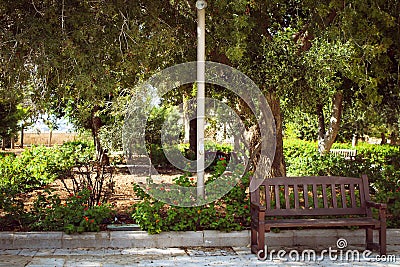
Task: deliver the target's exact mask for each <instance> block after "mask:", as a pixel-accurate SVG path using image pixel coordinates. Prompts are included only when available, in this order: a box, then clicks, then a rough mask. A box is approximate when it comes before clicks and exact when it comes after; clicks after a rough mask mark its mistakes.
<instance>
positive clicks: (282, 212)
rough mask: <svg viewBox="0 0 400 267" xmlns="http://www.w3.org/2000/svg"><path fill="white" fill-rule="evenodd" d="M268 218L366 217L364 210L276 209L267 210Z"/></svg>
mask: <svg viewBox="0 0 400 267" xmlns="http://www.w3.org/2000/svg"><path fill="white" fill-rule="evenodd" d="M265 214H266V217H269V216H270V217H275V216H283V217H285V216H330V215H332V216H339V215H366V211H365V209H364V208H345V209H344V208H337V209H334V208H328V209H325V208H320V209H297V210H296V209H288V210H287V209H279V210H278V209H275V210H267V211H266V212H265Z"/></svg>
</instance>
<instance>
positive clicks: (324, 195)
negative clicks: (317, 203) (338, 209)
mask: <svg viewBox="0 0 400 267" xmlns="http://www.w3.org/2000/svg"><path fill="white" fill-rule="evenodd" d="M322 198H323V200H324V208H329V206H328V195H327V193H326V184H322Z"/></svg>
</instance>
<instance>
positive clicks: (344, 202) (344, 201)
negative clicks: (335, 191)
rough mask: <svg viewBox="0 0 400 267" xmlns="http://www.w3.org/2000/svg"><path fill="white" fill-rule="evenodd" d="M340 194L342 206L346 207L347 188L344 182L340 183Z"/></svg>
mask: <svg viewBox="0 0 400 267" xmlns="http://www.w3.org/2000/svg"><path fill="white" fill-rule="evenodd" d="M340 194H341V196H342V207H343V208H344V209H345V208H347V205H346V190H345V188H344V184H341V185H340Z"/></svg>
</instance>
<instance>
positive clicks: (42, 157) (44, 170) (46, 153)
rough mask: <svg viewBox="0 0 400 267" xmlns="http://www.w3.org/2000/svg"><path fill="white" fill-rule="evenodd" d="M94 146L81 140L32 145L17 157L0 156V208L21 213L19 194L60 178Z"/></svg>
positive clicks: (91, 150)
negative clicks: (59, 143)
mask: <svg viewBox="0 0 400 267" xmlns="http://www.w3.org/2000/svg"><path fill="white" fill-rule="evenodd" d="M92 155H93V148H91V147H90V146H88V145H87V144H86V143H84V142H69V143H65V144H63V145H62V146H55V147H52V148H46V147H44V146H38V147H32V148H30V149H26V150H24V152H22V153H21V155H19V156H18V157H16V156H7V157H0V209H1V210H3V211H4V212H5V213H7V214H11V215H13V214H14V215H16V216H17V215H21V214H23V213H24V203H23V202H22V198H21V196H23V195H24V194H26V193H28V192H31V191H33V190H34V189H38V188H41V187H43V186H45V185H47V184H49V183H51V182H53V181H54V180H55V179H57V178H60V177H63V176H64V175H65V174H66V173H67V172H69V171H70V169H71V168H72V167H73V166H75V164H76V163H77V162H85V161H87V160H88V159H89V158H91V157H92Z"/></svg>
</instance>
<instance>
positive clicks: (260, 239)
mask: <svg viewBox="0 0 400 267" xmlns="http://www.w3.org/2000/svg"><path fill="white" fill-rule="evenodd" d="M264 220H265V212H259V213H258V229H257V230H258V231H257V250H258V251H260V250H262V251H264V249H265V225H264ZM264 252H265V251H264ZM257 253H258V252H257ZM260 256H261V257H263V256H264V255H263V254H261V255H260Z"/></svg>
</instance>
